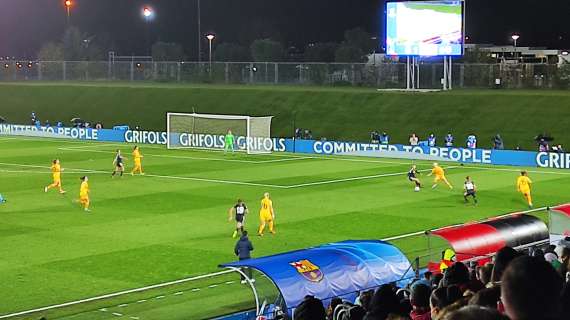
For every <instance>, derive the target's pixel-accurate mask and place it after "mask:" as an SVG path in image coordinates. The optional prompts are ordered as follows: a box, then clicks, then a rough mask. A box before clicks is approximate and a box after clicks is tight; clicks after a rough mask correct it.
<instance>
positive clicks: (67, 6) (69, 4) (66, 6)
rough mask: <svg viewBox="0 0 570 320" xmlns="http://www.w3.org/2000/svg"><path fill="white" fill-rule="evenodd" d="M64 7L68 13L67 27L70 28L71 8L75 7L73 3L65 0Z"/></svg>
mask: <svg viewBox="0 0 570 320" xmlns="http://www.w3.org/2000/svg"><path fill="white" fill-rule="evenodd" d="M63 5H64V6H65V11H66V12H67V26H68V27H69V18H70V17H71V7H72V6H73V1H71V0H65V1H64V2H63Z"/></svg>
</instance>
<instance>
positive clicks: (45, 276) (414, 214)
mask: <svg viewBox="0 0 570 320" xmlns="http://www.w3.org/2000/svg"><path fill="white" fill-rule="evenodd" d="M132 147H133V145H127V144H108V143H94V142H80V141H69V140H63V139H37V138H20V137H17V138H15V137H0V193H1V194H2V195H4V196H5V197H6V198H7V200H8V201H7V203H5V204H0V256H1V257H2V258H1V259H0V283H1V284H2V294H0V315H3V314H9V313H12V312H17V311H22V310H27V309H33V308H37V307H43V306H48V305H53V304H58V303H64V302H68V301H74V300H78V299H83V298H89V297H92V296H97V295H102V294H107V293H112V292H117V291H121V290H126V289H133V288H139V287H144V286H148V285H152V284H157V283H162V282H166V281H171V280H177V279H182V278H186V277H191V276H195V275H201V274H205V273H209V272H215V271H220V269H219V268H218V267H217V266H218V264H220V263H224V262H230V261H233V260H235V256H234V255H233V246H234V244H235V241H236V240H235V239H232V237H231V235H232V232H233V229H234V223H233V222H228V209H229V208H230V207H231V206H232V205H234V203H235V201H236V199H237V198H242V199H244V200H245V202H246V204H247V205H248V206H249V208H250V216H249V219H248V221H247V226H246V228H247V229H248V230H250V232H251V234H252V236H251V239H252V241H253V245H254V247H255V251H254V256H257V257H259V256H263V255H268V254H273V253H278V252H283V251H289V250H294V249H299V248H304V247H307V246H311V245H317V244H322V243H326V242H331V241H339V240H346V239H381V238H386V237H390V236H395V235H399V234H405V233H410V232H416V231H420V230H426V229H429V228H435V227H440V226H445V225H449V224H453V223H460V222H466V221H471V220H475V219H480V218H484V217H490V216H496V215H499V214H502V213H507V212H513V211H518V210H525V209H526V203H525V202H524V200H523V198H522V196H521V195H520V194H518V193H517V192H516V190H515V180H516V177H517V176H518V172H519V170H520V168H514V167H485V166H473V165H469V166H460V165H458V164H456V163H446V164H444V165H445V166H444V167H447V176H448V179H449V180H450V181H451V183H452V184H454V185H455V186H456V188H455V189H454V190H449V189H447V188H446V187H444V186H440V187H438V188H437V189H435V190H432V189H430V188H429V187H428V188H425V189H423V190H422V191H421V192H414V191H413V186H412V184H411V183H410V182H409V181H408V180H407V178H406V172H407V171H408V169H409V167H410V164H411V161H410V160H393V159H376V158H362V157H361V158H354V157H332V156H329V157H325V156H323V157H321V156H307V155H301V154H271V155H246V154H241V153H236V154H224V153H222V152H211V151H196V150H166V149H165V148H163V147H157V146H145V145H143V146H141V151H142V154H143V155H144V159H143V166H144V169H145V171H146V173H147V174H146V175H145V176H131V175H125V176H124V177H123V178H117V177H115V178H114V179H112V178H111V175H110V173H111V171H112V169H113V165H112V161H113V153H114V150H116V149H121V150H122V151H123V153H124V154H125V156H126V157H127V159H128V160H127V161H126V163H127V171H129V170H130V168H131V167H132V166H131V165H132V161H131V160H132V159H131V157H130V152H131V150H132ZM54 158H59V159H61V164H62V167H63V168H64V169H65V171H64V172H63V175H62V176H63V186H64V189H66V191H67V193H66V194H65V195H60V194H58V193H57V191H55V190H51V191H50V192H49V193H44V191H43V188H44V186H46V185H48V184H49V183H51V174H50V170H49V166H50V164H51V160H53V159H54ZM417 164H418V168H419V169H420V170H424V171H423V172H426V170H427V169H429V168H430V163H428V162H421V161H420V162H417ZM528 170H530V174H529V175H530V177H531V179H532V180H533V181H534V191H533V195H534V199H535V207H542V206H548V205H555V204H560V203H566V202H568V201H569V197H568V195H569V194H570V193H569V191H570V187H569V182H570V172H568V171H557V170H554V169H548V170H542V169H536V168H528ZM83 175H87V176H89V179H90V180H89V184H90V187H91V200H92V212H91V213H85V212H84V211H83V210H81V208H80V207H79V205H78V204H77V203H74V200H75V199H76V198H78V193H79V183H80V181H79V177H81V176H83ZM466 175H470V176H472V177H473V179H474V181H475V183H476V184H477V186H478V190H479V192H478V196H479V205H477V206H474V205H472V204H468V205H466V204H464V203H463V197H462V184H463V181H464V178H465V176H466ZM420 178H421V179H422V180H423V182H424V184H426V185H428V186H429V185H431V179H430V178H428V177H426V176H425V174H424V175H422V176H420ZM264 192H269V193H270V194H271V197H272V199H273V203H274V207H275V211H276V229H277V234H276V235H274V236H271V235H266V236H265V237H263V238H260V237H256V236H254V235H253V234H255V229H256V228H257V226H258V219H257V212H258V210H259V201H260V199H261V197H262V195H263V193H264ZM405 249H406V248H405ZM409 249H410V250H413V245H410V248H409ZM234 278H235V276H234V275H231V277H230V276H221V277H220V278H218V279H215V280H207V281H202V282H200V283H198V284H196V283H192V284H188V287H187V288H186V289H188V290H187V291H184V290H182V291H179V290H181V289H180V288H176V289H172V290H174V291H173V292H167V294H166V293H165V294H164V295H162V294H155V293H153V295H154V298H155V300H156V301H150V302H148V301H147V300H148V299H147V298H146V297H145V298H141V297H140V296H139V295H135V296H131V297H129V298H128V299H129V301H127V302H125V304H124V306H123V307H120V306H119V304H120V305H123V304H122V303H121V302H117V301H118V300H114V301H103V302H100V303H99V304H93V305H88V306H87V307H83V309H81V310H80V309H79V308H77V309H73V310H71V311H69V313H67V314H66V313H65V312H60V313H55V314H54V315H53V316H50V317H49V319H52V318H58V317H65V318H66V319H114V318H117V317H125V318H129V317H130V318H132V319H189V318H191V319H198V318H207V317H211V316H213V315H215V314H216V313H217V314H224V313H229V312H231V311H235V310H236V308H237V309H238V310H239V309H240V308H247V307H249V306H251V299H252V298H251V293H249V292H248V291H247V288H246V287H244V286H240V285H239V281H237V282H236V281H234V280H235V279H234ZM220 283H221V284H223V285H219V284H220ZM213 284H214V286H213V287H212V285H213ZM189 288H190V289H189ZM196 288H205V289H202V290H201V291H198V290H195V291H192V289H196ZM169 290H170V289H169ZM178 292H183V293H180V294H177V293H178ZM157 296H158V297H160V296H162V298H158V299H156V297H157ZM130 300H133V301H135V302H136V301H143V300H144V301H145V302H144V303H139V304H138V305H137V304H136V303H134V304H133V303H132V302H133V301H130ZM158 300H160V301H158ZM248 301H249V302H248ZM101 310H103V311H101ZM117 310H121V311H120V312H119V311H117ZM114 313H117V314H120V315H121V316H117V315H116V314H114Z"/></svg>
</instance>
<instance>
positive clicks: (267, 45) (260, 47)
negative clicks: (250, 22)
mask: <svg viewBox="0 0 570 320" xmlns="http://www.w3.org/2000/svg"><path fill="white" fill-rule="evenodd" d="M250 49H251V55H252V57H253V60H255V61H258V62H270V61H280V60H281V59H283V55H284V49H283V45H282V44H281V43H279V42H277V41H273V40H269V39H258V40H255V41H254V42H253V43H252V44H251V47H250Z"/></svg>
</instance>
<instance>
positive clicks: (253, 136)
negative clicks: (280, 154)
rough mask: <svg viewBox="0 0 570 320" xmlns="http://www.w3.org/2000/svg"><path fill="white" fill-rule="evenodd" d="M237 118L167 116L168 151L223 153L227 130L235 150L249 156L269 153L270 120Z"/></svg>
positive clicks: (189, 114) (190, 114) (168, 114)
mask: <svg viewBox="0 0 570 320" xmlns="http://www.w3.org/2000/svg"><path fill="white" fill-rule="evenodd" d="M272 118H273V117H272V116H267V117H250V116H239V115H220V114H200V113H172V112H169V113H167V115H166V131H167V147H168V149H185V148H200V149H211V150H223V149H224V147H225V136H226V134H227V133H228V130H231V131H232V134H233V135H234V137H235V140H234V141H235V145H234V149H235V150H236V151H245V152H247V153H248V154H259V153H271V152H272V151H273V147H274V143H273V139H271V119H272Z"/></svg>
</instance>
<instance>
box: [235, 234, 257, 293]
mask: <svg viewBox="0 0 570 320" xmlns="http://www.w3.org/2000/svg"><path fill="white" fill-rule="evenodd" d="M252 251H253V244H252V243H251V241H249V238H248V236H247V231H246V230H244V231H243V233H242V236H241V238H240V239H239V240H238V242H237V243H236V246H235V248H234V253H235V255H236V256H237V257H238V259H239V261H243V260H248V259H251V252H252ZM243 272H244V273H245V274H246V275H247V277H248V278H249V279H251V281H252V282H253V281H255V280H254V279H252V277H251V270H249V269H247V268H244V270H243ZM246 282H247V281H246V279H245V277H244V276H243V275H242V276H241V283H242V284H244V283H246Z"/></svg>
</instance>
